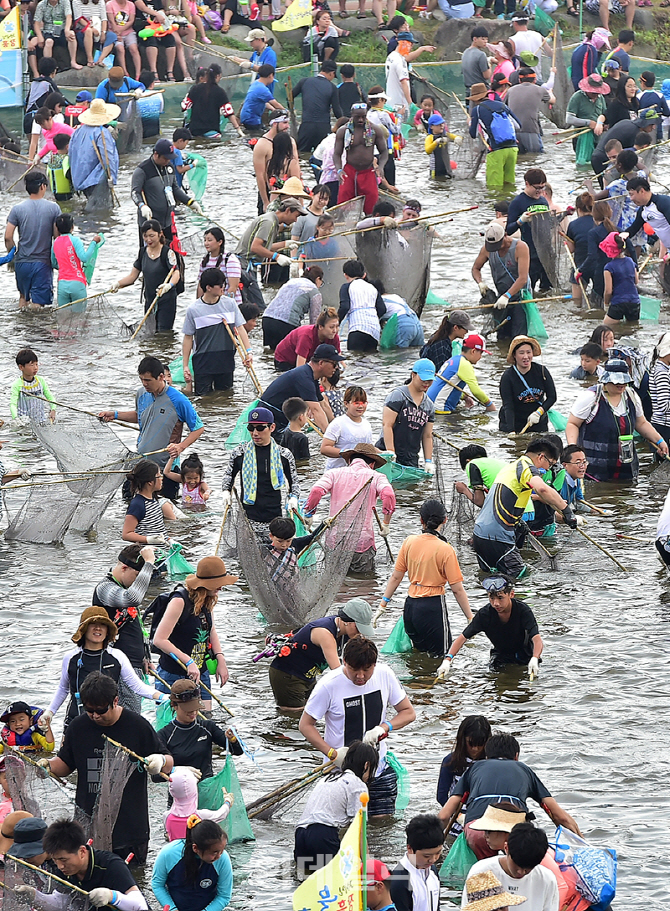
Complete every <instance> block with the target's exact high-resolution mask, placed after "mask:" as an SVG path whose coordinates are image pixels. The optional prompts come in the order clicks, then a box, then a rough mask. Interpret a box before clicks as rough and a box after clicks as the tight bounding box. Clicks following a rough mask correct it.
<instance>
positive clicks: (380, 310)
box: [375, 292, 386, 319]
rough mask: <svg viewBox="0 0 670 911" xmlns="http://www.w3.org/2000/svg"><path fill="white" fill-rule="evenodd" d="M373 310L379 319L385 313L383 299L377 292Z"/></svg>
mask: <svg viewBox="0 0 670 911" xmlns="http://www.w3.org/2000/svg"><path fill="white" fill-rule="evenodd" d="M375 310H376V311H377V316H378V317H379V319H381V318H382V316H384V314H385V313H386V304H385V303H384V298H383V297H382V296H381V294H380V293H379V292H377V300H376V301H375Z"/></svg>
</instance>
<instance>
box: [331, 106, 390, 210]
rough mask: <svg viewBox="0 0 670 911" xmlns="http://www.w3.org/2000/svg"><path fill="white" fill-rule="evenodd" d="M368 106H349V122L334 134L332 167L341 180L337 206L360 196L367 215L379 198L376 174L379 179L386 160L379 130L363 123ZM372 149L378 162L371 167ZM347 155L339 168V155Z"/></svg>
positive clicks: (373, 156) (386, 155)
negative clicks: (363, 199) (344, 153)
mask: <svg viewBox="0 0 670 911" xmlns="http://www.w3.org/2000/svg"><path fill="white" fill-rule="evenodd" d="M367 110H368V106H367V104H365V103H364V102H361V103H360V104H352V106H351V120H350V121H349V123H345V124H344V126H341V127H340V128H339V130H338V131H337V133H336V138H335V149H334V151H333V166H334V167H335V169H336V170H337V176H338V178H339V180H340V181H341V186H340V192H339V194H338V197H337V199H338V203H343V202H347V200H349V199H354V197H356V196H364V197H365V204H364V206H363V211H364V212H365V214H366V215H370V213H371V212H372V210H373V209H374V207H375V204H376V202H377V200H378V199H379V186H378V184H377V175H379V177H380V178H381V177H382V176H383V173H384V166H385V164H386V161H387V159H388V154H389V153H388V148H387V145H386V138H385V136H384V133H383V131H382V129H381V127H378V126H375V125H374V124H373V123H368V122H367V120H366V117H367ZM375 150H376V151H377V153H378V159H379V160H378V162H377V166H376V168H375ZM344 151H346V153H347V163H346V164H345V166H344V168H343V167H342V153H343V152H344Z"/></svg>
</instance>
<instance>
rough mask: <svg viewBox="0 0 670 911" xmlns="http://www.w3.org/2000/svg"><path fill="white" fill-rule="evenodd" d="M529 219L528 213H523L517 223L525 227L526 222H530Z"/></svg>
mask: <svg viewBox="0 0 670 911" xmlns="http://www.w3.org/2000/svg"><path fill="white" fill-rule="evenodd" d="M531 217H532V216H531V214H530V212H524V213H523V215H519V217H518V218H517V221H518V222H519V224H520V225H525V224H526V222H527V221H530V219H531Z"/></svg>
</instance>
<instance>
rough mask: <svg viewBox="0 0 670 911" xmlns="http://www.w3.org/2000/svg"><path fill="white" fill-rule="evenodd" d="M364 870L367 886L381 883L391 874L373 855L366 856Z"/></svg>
mask: <svg viewBox="0 0 670 911" xmlns="http://www.w3.org/2000/svg"><path fill="white" fill-rule="evenodd" d="M365 872H366V873H367V884H368V885H369V886H371V885H372V884H373V883H383V882H384V880H386V879H388V878H389V876H390V875H391V872H390V870H389V868H388V867H387V866H386V864H385V863H382V861H381V860H376V859H375V858H374V857H368V862H367V865H366V870H365Z"/></svg>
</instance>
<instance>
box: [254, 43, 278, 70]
mask: <svg viewBox="0 0 670 911" xmlns="http://www.w3.org/2000/svg"><path fill="white" fill-rule="evenodd" d="M264 63H269V64H270V66H273V67H274V68H275V69H277V55H276V54H275V52H274V51H273V49H272V48H271V47H266V48H263V53H262V54H259V53H258V52H257V51H254V52H253V54H252V55H251V64H252V66H255V65H256V64H258V65H259V66H262V65H263V64H264Z"/></svg>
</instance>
